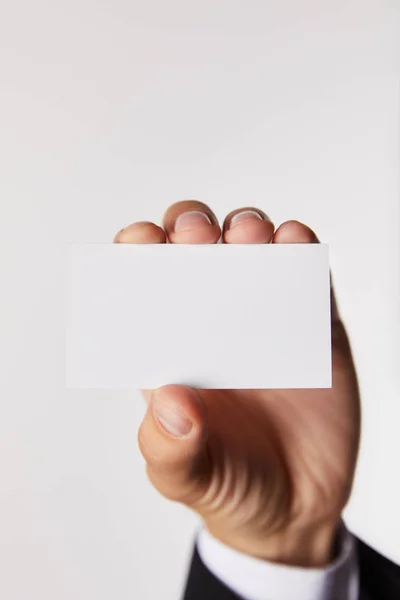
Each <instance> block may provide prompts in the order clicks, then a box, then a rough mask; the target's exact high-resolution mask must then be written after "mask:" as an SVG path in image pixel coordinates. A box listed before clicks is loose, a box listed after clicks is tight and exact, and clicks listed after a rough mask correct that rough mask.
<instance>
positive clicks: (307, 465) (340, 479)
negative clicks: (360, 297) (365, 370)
mask: <svg viewBox="0 0 400 600" xmlns="http://www.w3.org/2000/svg"><path fill="white" fill-rule="evenodd" d="M333 334H334V345H333V387H332V389H316V390H250V391H249V390H232V391H212V392H211V391H209V392H208V391H203V392H201V394H202V396H203V398H204V401H205V403H206V406H207V409H208V413H209V439H208V448H209V454H210V456H211V461H210V467H211V473H210V476H209V478H208V483H207V486H206V487H205V492H204V495H203V498H202V500H201V502H200V504H199V510H200V512H202V513H203V515H204V517H205V518H206V520H207V521H208V525H209V527H210V528H211V529H213V527H214V523H217V522H218V527H220V526H221V517H222V518H226V519H229V520H230V522H229V527H230V529H231V530H234V531H235V534H236V535H239V536H240V535H241V534H243V536H245V535H248V534H249V528H251V530H252V531H251V533H252V535H253V536H260V539H261V538H265V535H266V534H270V533H271V532H273V531H275V530H277V529H279V527H280V526H281V524H283V523H285V526H287V523H288V521H295V520H296V518H297V515H301V519H302V521H304V520H307V519H309V521H310V522H311V521H314V522H317V521H318V520H321V519H324V518H328V517H329V516H331V515H332V514H340V512H341V509H342V508H343V506H344V504H345V502H346V500H347V497H348V494H349V491H350V487H351V482H352V478H353V472H354V468H355V462H356V457H357V448H358V439H359V422H360V417H359V395H358V387H357V379H356V375H355V370H354V366H353V361H352V357H351V351H350V348H349V345H348V341H347V336H346V334H345V331H344V328H343V325H342V324H341V323H339V322H337V323H336V324H335V325H334V326H333ZM227 415H229V418H227ZM233 509H235V510H233ZM216 533H217V532H216Z"/></svg>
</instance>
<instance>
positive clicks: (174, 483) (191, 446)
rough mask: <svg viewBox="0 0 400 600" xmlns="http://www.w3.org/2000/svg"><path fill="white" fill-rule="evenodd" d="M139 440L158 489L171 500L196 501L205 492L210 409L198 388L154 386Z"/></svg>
mask: <svg viewBox="0 0 400 600" xmlns="http://www.w3.org/2000/svg"><path fill="white" fill-rule="evenodd" d="M138 441H139V447H140V450H141V452H142V454H143V456H144V459H145V461H146V463H147V472H148V475H149V478H150V480H151V482H152V483H153V485H154V486H155V487H156V488H157V489H158V491H159V492H161V494H163V495H164V496H166V497H167V498H169V499H170V500H175V501H177V502H182V503H184V504H187V505H189V506H190V505H192V504H195V503H196V502H197V501H198V500H199V499H200V498H201V496H202V494H203V493H204V492H205V489H206V485H207V481H208V475H209V471H210V470H209V461H208V455H207V452H206V441H207V412H206V407H205V405H204V402H203V400H202V399H201V398H200V396H199V394H198V393H197V391H196V390H194V389H192V388H188V387H184V386H180V385H167V386H164V387H161V388H159V389H157V390H154V391H153V392H152V393H151V396H150V402H149V405H148V409H147V413H146V415H145V418H144V420H143V422H142V424H141V426H140V429H139V435H138Z"/></svg>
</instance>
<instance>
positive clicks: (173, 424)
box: [153, 397, 193, 437]
mask: <svg viewBox="0 0 400 600" xmlns="http://www.w3.org/2000/svg"><path fill="white" fill-rule="evenodd" d="M153 406H154V412H155V415H156V418H157V420H158V421H159V423H161V425H162V426H163V427H164V429H165V430H166V431H167V432H168V433H169V434H171V435H173V436H174V437H183V436H184V435H187V434H188V433H190V431H191V429H192V427H193V423H192V422H191V421H190V420H189V419H188V418H187V417H185V415H183V414H182V413H180V412H178V411H176V410H175V409H174V408H172V406H171V405H170V404H168V403H167V402H164V401H163V400H160V399H159V398H156V397H155V398H154V404H153Z"/></svg>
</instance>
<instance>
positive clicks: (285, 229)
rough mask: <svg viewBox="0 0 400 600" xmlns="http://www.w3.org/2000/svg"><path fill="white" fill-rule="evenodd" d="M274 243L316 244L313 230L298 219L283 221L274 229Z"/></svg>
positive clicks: (316, 238)
mask: <svg viewBox="0 0 400 600" xmlns="http://www.w3.org/2000/svg"><path fill="white" fill-rule="evenodd" d="M272 241H273V242H274V243H275V244H318V243H319V239H318V237H317V236H316V234H315V232H314V231H313V230H312V229H311V228H310V227H308V225H305V224H304V223H301V222H300V221H296V220H290V221H285V222H284V223H282V225H280V226H279V227H278V229H277V230H276V232H275V234H274V236H273V240H272Z"/></svg>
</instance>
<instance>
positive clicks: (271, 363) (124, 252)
mask: <svg viewBox="0 0 400 600" xmlns="http://www.w3.org/2000/svg"><path fill="white" fill-rule="evenodd" d="M67 309H68V314H67V332H66V344H67V345H66V352H67V387H70V388H108V389H130V388H135V389H139V388H142V389H151V388H156V387H159V386H161V385H165V384H169V383H178V384H184V385H189V386H192V387H196V388H203V389H207V388H208V389H223V388H228V389H242V388H243V389H245V388H253V389H254V388H256V389H260V388H326V387H331V328H330V277H329V258H328V246H327V245H326V244H264V245H227V244H218V245H210V246H192V245H178V244H167V245H165V244H157V245H124V244H88V245H75V246H71V247H70V250H69V257H68V301H67Z"/></svg>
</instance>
